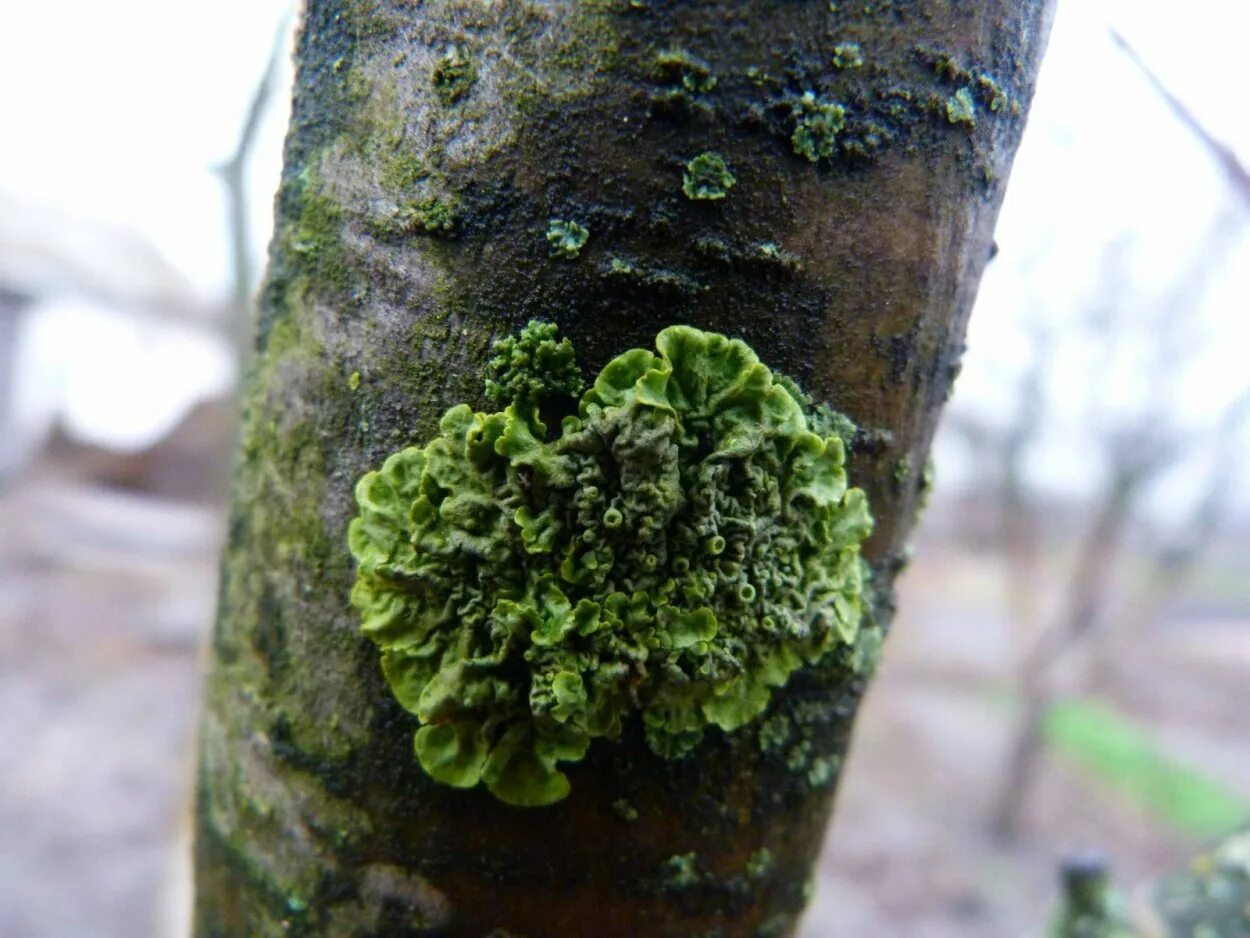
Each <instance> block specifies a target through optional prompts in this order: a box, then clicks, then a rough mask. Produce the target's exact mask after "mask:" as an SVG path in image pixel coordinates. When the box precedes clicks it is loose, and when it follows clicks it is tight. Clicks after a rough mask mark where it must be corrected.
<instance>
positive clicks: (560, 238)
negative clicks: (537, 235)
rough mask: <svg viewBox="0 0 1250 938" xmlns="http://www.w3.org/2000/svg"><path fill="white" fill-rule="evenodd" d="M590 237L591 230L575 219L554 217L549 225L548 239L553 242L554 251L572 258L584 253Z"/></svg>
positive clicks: (552, 248)
mask: <svg viewBox="0 0 1250 938" xmlns="http://www.w3.org/2000/svg"><path fill="white" fill-rule="evenodd" d="M589 238H590V231H589V230H588V229H586V228H584V227H582V226H581V225H579V224H578V223H577V222H575V221H564V220H563V219H560V218H553V219H551V222H550V223H549V224H548V225H547V241H548V242H549V243H550V244H551V250H552V253H553V254H558V255H561V256H563V257H567V258H569V259H570V260H571V259H573V258H575V257H577V255H579V254H581V253H582V248H584V247H585V246H586V241H587V239H589Z"/></svg>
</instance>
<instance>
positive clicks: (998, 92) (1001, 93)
mask: <svg viewBox="0 0 1250 938" xmlns="http://www.w3.org/2000/svg"><path fill="white" fill-rule="evenodd" d="M976 89H978V91H979V93H980V95H981V100H983V101H985V106H986V108H989V109H990V111H991V113H993V114H998V113H1000V111H1004V110H1009V111H1011V113H1013V114H1019V113H1020V105H1019V104H1016V103H1015V101H1013V100H1011V95H1009V94H1008V93H1006V89H1004V88H1003V85H1000V84H999V83H998V81H996V80H995V79H994V76H993V75H985V74H983V75H979V76H978V79H976Z"/></svg>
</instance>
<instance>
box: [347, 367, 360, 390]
mask: <svg viewBox="0 0 1250 938" xmlns="http://www.w3.org/2000/svg"><path fill="white" fill-rule="evenodd" d="M347 388H348V390H350V391H359V390H360V372H359V371H353V372H352V373H351V374H350V375H349V376H348V378H347Z"/></svg>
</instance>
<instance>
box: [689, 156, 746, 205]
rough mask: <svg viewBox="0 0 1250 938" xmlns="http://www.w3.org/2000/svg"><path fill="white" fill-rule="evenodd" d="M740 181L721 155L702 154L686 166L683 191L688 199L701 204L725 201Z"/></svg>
mask: <svg viewBox="0 0 1250 938" xmlns="http://www.w3.org/2000/svg"><path fill="white" fill-rule="evenodd" d="M737 182H738V180H737V179H736V178H734V174H733V173H732V172H730V170H729V164H728V163H726V162H725V158H724V157H723V156H721V155H720V154H719V153H711V152H708V153H700V154H699V155H698V156H696V157H695V158H694V159H692V160H691V161H690V162H689V163H687V164H686V172H685V175H684V176H683V177H682V182H681V191H682V192H684V193H685V194H686V198H688V199H692V200H693V201H696V202H700V201H706V200H715V199H723V198H724V197H725V196H726V195H728V194H729V190H730V189H732V188H733V187H734V185H736V184H737Z"/></svg>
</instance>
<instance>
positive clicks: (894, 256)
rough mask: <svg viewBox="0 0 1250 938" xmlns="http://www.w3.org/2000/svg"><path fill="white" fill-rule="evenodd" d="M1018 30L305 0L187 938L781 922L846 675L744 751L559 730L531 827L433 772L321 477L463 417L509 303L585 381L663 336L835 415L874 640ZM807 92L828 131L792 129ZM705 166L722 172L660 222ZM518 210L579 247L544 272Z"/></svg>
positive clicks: (219, 651) (791, 697)
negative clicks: (752, 365) (834, 127)
mask: <svg viewBox="0 0 1250 938" xmlns="http://www.w3.org/2000/svg"><path fill="white" fill-rule="evenodd" d="M1048 26H1049V3H1048V2H1047V0H1027V2H1024V3H1014V2H1007V0H923V2H903V0H895V2H889V0H885V2H879V3H878V2H873V3H869V4H854V5H852V4H831V3H826V2H824V0H821V2H815V0H704V2H698V3H694V2H675V0H548V2H541V3H540V2H521V0H517V2H489V0H427V2H424V3H417V2H411V0H350V2H331V0H309V2H308V6H307V9H306V11H305V15H304V23H303V27H302V30H301V36H300V41H299V46H298V52H297V65H298V75H297V83H296V90H295V102H294V111H293V115H292V122H291V129H290V134H289V136H288V140H287V148H286V159H285V169H284V174H283V182H282V187H281V190H280V192H279V195H278V199H277V231H276V234H275V237H274V241H273V244H272V247H271V252H270V263H269V273H268V280H267V285H266V288H265V290H264V293H263V296H262V300H261V311H260V320H259V334H258V338H257V352H256V357H255V361H254V364H253V366H252V371H251V374H250V377H249V379H248V382H247V386H246V390H245V396H244V422H243V439H242V442H241V447H240V459H239V463H238V468H237V473H236V479H235V485H234V494H233V501H232V509H231V516H230V529H229V540H228V544H227V547H226V551H225V556H224V559H223V573H222V583H221V594H220V611H219V619H218V622H217V626H216V630H215V633H214V639H213V645H212V653H211V663H210V667H209V674H208V678H207V684H206V700H205V713H204V719H203V726H202V732H201V762H200V772H199V781H198V824H197V827H198V835H197V846H196V869H197V873H196V878H197V883H196V885H197V902H196V928H197V933H198V934H201V935H242V934H248V935H252V934H279V933H281V934H333V935H371V934H439V935H449V936H473V938H479V936H485V935H488V934H494V935H500V936H502V935H515V936H519V935H525V936H528V938H543V936H579V935H595V936H618V935H619V936H626V935H655V936H658V935H681V936H687V935H696V934H698V935H703V934H708V935H711V934H716V935H723V936H737V935H785V934H790V933H791V932H792V930H793V928H794V925H795V922H796V921H797V917H798V915H799V913H800V912H801V910H802V908H803V905H804V902H805V899H806V895H807V885H806V884H807V882H808V879H809V877H810V875H811V872H812V865H813V862H814V860H815V857H816V855H817V853H818V851H819V849H820V845H821V841H822V835H823V831H824V826H825V821H826V819H827V816H828V814H829V811H830V808H831V804H832V796H833V790H834V787H835V785H836V780H837V774H838V773H837V769H838V768H839V767H840V766H841V764H842V758H843V756H844V754H845V751H846V747H847V743H848V739H849V736H850V731H851V725H852V720H853V717H854V713H855V710H856V706H857V704H858V702H859V699H860V696H861V694H862V691H863V686H862V682H855V683H854V684H852V685H851V686H846V683H845V681H844V680H843V681H839V682H835V681H833V680H832V679H831V678H830V676H829V674H827V673H825V672H824V671H822V669H821V667H820V666H816V667H813V668H809V669H807V670H804V671H800V672H798V673H796V674H795V675H794V676H793V677H792V678H791V680H790V681H789V683H788V684H787V685H786V686H785V688H783V689H782V690H780V691H779V692H777V693H776V694H775V695H774V700H773V703H772V705H771V709H770V711H769V714H768V717H767V719H766V720H765V721H763V722H766V723H769V725H770V726H771V732H772V733H773V741H774V742H776V741H777V739H778V738H780V740H781V742H780V743H779V744H778V745H776V746H770V745H767V744H765V743H764V742H763V741H762V740H761V735H760V734H761V732H762V730H760V728H759V727H758V726H754V725H753V726H748V727H744V728H743V729H742V730H739V731H736V732H734V733H730V734H723V733H716V734H709V736H712V735H714V736H715V738H710V739H709V740H708V741H706V742H704V743H703V744H702V745H701V746H700V748H699V749H697V750H696V751H695V752H694V753H693V754H692V755H691V756H689V757H687V758H685V759H683V760H676V761H667V760H664V759H661V758H659V757H658V756H655V755H653V754H652V753H651V752H650V751H649V750H648V749H647V748H646V747H645V745H644V744H643V743H642V739H641V734H640V733H637V732H630V731H628V730H627V731H626V733H625V735H624V736H623V738H622V739H621V740H620V741H619V742H615V743H614V742H607V741H599V742H596V743H595V744H594V745H593V746H592V747H591V750H590V754H589V756H588V757H587V759H586V760H585V761H584V762H581V763H577V764H575V765H572V766H570V767H569V769H568V771H569V774H570V778H571V780H572V783H573V790H572V794H571V795H570V796H569V797H568V798H567V799H566V800H564V801H561V802H559V803H558V804H556V805H553V806H550V807H547V808H537V809H535V808H511V807H508V806H506V805H503V804H501V803H499V802H498V801H496V800H495V799H493V798H492V797H490V796H489V795H488V794H486V793H484V792H482V791H479V790H471V791H460V790H455V789H451V788H448V787H446V786H442V785H438V784H436V783H434V782H432V781H431V780H430V779H429V778H428V777H426V776H425V775H424V773H423V772H422V771H421V769H420V767H419V766H418V764H417V762H416V760H415V758H414V757H413V753H412V733H413V730H414V729H415V724H416V721H415V718H414V717H412V716H411V715H409V714H408V713H406V712H405V711H403V710H402V709H401V708H400V707H399V705H398V704H397V703H396V702H395V701H394V699H393V697H392V695H391V693H390V691H389V690H388V688H387V687H386V685H385V683H384V682H383V680H382V676H381V674H380V669H379V664H378V655H377V651H376V649H375V648H374V647H373V646H372V645H371V643H369V642H368V641H367V640H366V639H365V638H364V637H362V635H361V633H360V629H359V621H358V618H357V615H356V614H355V612H354V611H353V610H352V609H351V608H350V606H349V604H348V600H347V594H348V591H349V589H350V587H351V584H352V579H353V571H352V567H351V563H350V555H349V553H348V550H347V537H346V532H347V525H348V522H349V520H350V519H351V517H352V516H353V515H354V514H355V505H354V502H353V497H352V491H353V485H354V483H355V482H356V480H357V479H358V478H359V477H360V476H361V474H362V473H364V472H365V471H366V470H368V469H371V468H375V467H377V466H378V465H380V464H381V462H382V461H383V459H384V458H385V457H386V456H387V455H388V454H390V453H391V452H394V451H396V450H398V449H400V448H401V447H403V446H405V445H410V444H421V443H424V442H425V441H426V440H428V439H429V438H430V437H431V436H432V434H433V432H434V430H435V427H436V425H437V421H438V419H439V417H440V416H441V415H442V413H443V412H444V410H445V409H446V408H447V407H449V406H451V405H453V404H456V403H459V402H468V403H470V404H474V405H477V406H479V408H480V405H481V404H482V401H483V396H482V386H481V385H482V377H483V370H484V364H485V362H486V360H487V359H488V358H489V353H490V343H491V341H492V340H493V339H495V338H498V337H500V336H502V335H504V334H506V333H508V332H511V331H513V330H514V329H515V328H517V327H518V326H520V325H521V324H523V323H524V322H526V321H527V320H528V319H530V318H533V317H541V318H546V319H550V320H552V321H554V322H556V323H557V324H558V325H559V326H560V328H561V331H562V332H563V333H564V334H565V335H567V336H569V337H570V338H571V339H572V340H573V341H574V343H575V345H576V347H577V349H578V352H579V356H580V360H581V364H582V365H583V368H584V369H585V370H586V372H587V373H588V374H594V373H595V372H596V371H597V370H598V369H599V368H600V367H602V365H603V364H604V363H605V362H606V361H608V360H609V359H610V358H612V357H613V356H615V355H617V354H619V353H620V352H622V351H624V350H626V349H628V348H631V347H636V346H644V347H650V346H651V344H652V342H653V340H654V336H655V334H656V333H657V332H658V331H659V330H660V329H662V328H663V327H665V326H668V325H671V324H674V323H689V324H691V325H695V326H699V327H701V328H705V329H709V330H713V331H717V332H722V333H726V334H729V335H733V336H737V337H741V338H743V339H745V340H746V341H747V342H749V343H750V344H751V345H752V347H753V348H754V349H755V350H756V351H757V352H758V353H759V355H760V357H761V359H762V360H763V361H764V362H765V363H766V364H767V365H769V366H770V367H772V368H773V369H775V370H778V371H781V372H784V373H787V374H789V375H790V376H792V377H794V378H795V379H797V380H798V381H799V383H800V384H801V385H802V386H803V387H804V388H806V389H807V390H808V391H809V392H811V393H812V394H813V396H814V397H815V398H816V399H817V400H823V401H827V402H829V403H830V404H831V405H832V406H834V407H835V408H836V409H837V410H839V411H841V412H843V413H845V414H847V415H848V416H849V417H850V418H851V419H852V420H854V421H855V423H856V424H857V425H858V427H859V428H860V429H859V431H858V433H857V434H856V436H855V439H854V441H853V444H852V456H851V461H850V475H851V481H852V483H853V484H855V485H858V486H860V487H862V488H863V489H865V491H866V492H867V493H868V496H869V503H870V505H871V508H872V512H873V514H874V517H875V519H876V528H875V533H874V535H873V537H872V539H871V540H870V541H869V542H868V545H867V548H866V556H867V559H868V560H869V561H870V563H871V565H872V568H873V571H874V578H873V583H872V590H873V599H874V602H873V607H874V609H873V615H874V618H875V620H876V621H877V622H878V623H881V624H882V625H884V624H885V623H887V622H888V618H889V614H890V610H891V589H892V581H893V578H894V575H895V573H896V572H897V570H898V569H899V568H900V567H901V566H902V564H903V560H904V549H905V542H906V538H907V535H908V532H909V530H910V527H911V525H912V521H913V518H914V516H915V513H916V511H917V507H918V505H919V504H920V502H921V500H922V496H923V490H924V487H925V482H924V480H925V478H926V472H925V471H924V468H923V467H924V466H925V463H926V457H927V453H928V448H929V444H930V440H931V438H932V434H933V429H934V426H935V423H936V420H937V417H938V412H939V409H940V407H941V404H942V402H943V401H944V400H945V398H946V396H947V395H948V393H949V390H950V386H951V382H952V380H953V378H954V375H955V373H956V371H957V369H958V361H959V357H960V354H961V351H962V348H963V334H964V326H965V323H966V319H967V315H968V311H969V307H970V306H971V303H972V299H973V296H974V293H975V290H976V285H977V282H978V280H979V277H980V274H981V271H982V268H983V267H984V265H985V263H986V261H987V260H988V258H989V256H990V253H991V236H992V228H993V223H994V218H995V215H996V213H997V210H998V206H999V203H1000V200H1001V196H1002V191H1003V185H1004V182H1005V179H1006V176H1007V171H1008V168H1009V164H1010V160H1011V157H1012V155H1013V153H1014V150H1015V147H1016V145H1017V143H1018V141H1019V137H1020V133H1021V130H1022V129H1023V123H1024V113H1025V111H1026V109H1027V105H1028V102H1029V100H1030V97H1031V94H1032V88H1033V83H1034V79H1035V74H1036V68H1037V64H1038V60H1039V58H1040V55H1041V50H1042V47H1043V45H1044V41H1045V36H1046V31H1047V28H1048ZM852 44H854V46H852ZM712 78H714V79H715V81H714V83H713V82H712V81H711V80H710V79H712ZM806 92H811V93H812V97H810V98H806V99H805V98H804V94H805V93H806ZM834 103H836V104H838V105H841V106H842V108H843V111H842V118H841V119H840V120H841V122H842V123H843V127H842V128H841V129H840V130H838V131H837V132H836V134H835V133H832V132H828V131H829V126H828V124H826V125H825V126H824V127H823V128H822V127H821V126H819V125H818V124H817V125H813V127H810V128H809V130H811V131H812V133H810V134H808V135H807V136H805V137H804V136H802V135H800V134H797V133H796V131H797V130H798V129H799V127H800V125H801V124H802V122H803V118H804V115H805V114H808V113H810V112H811V109H812V108H813V107H819V106H823V105H830V104H834ZM826 113H828V112H826ZM822 134H823V136H822ZM707 152H713V153H717V154H720V155H721V156H722V157H723V158H724V160H725V162H726V163H727V165H728V168H729V171H730V172H731V173H732V175H733V176H734V178H735V185H734V186H733V187H732V188H730V189H729V190H728V191H727V192H726V193H725V197H724V198H721V199H715V200H696V199H691V198H689V197H687V195H686V194H685V193H684V192H683V174H684V172H686V171H687V166H688V164H689V162H690V161H691V160H692V159H693V158H694V157H695V156H697V155H699V154H702V153H707ZM552 219H563V220H567V221H575V222H577V223H578V224H580V225H582V226H584V227H585V228H586V229H588V230H589V239H588V240H587V242H586V244H585V245H584V247H583V248H582V249H581V250H580V252H578V253H576V256H575V257H567V256H562V255H559V254H558V253H556V252H553V251H552V248H551V245H550V244H549V243H548V240H547V237H546V232H547V229H548V225H549V222H550V220H552ZM765 861H766V862H765Z"/></svg>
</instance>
